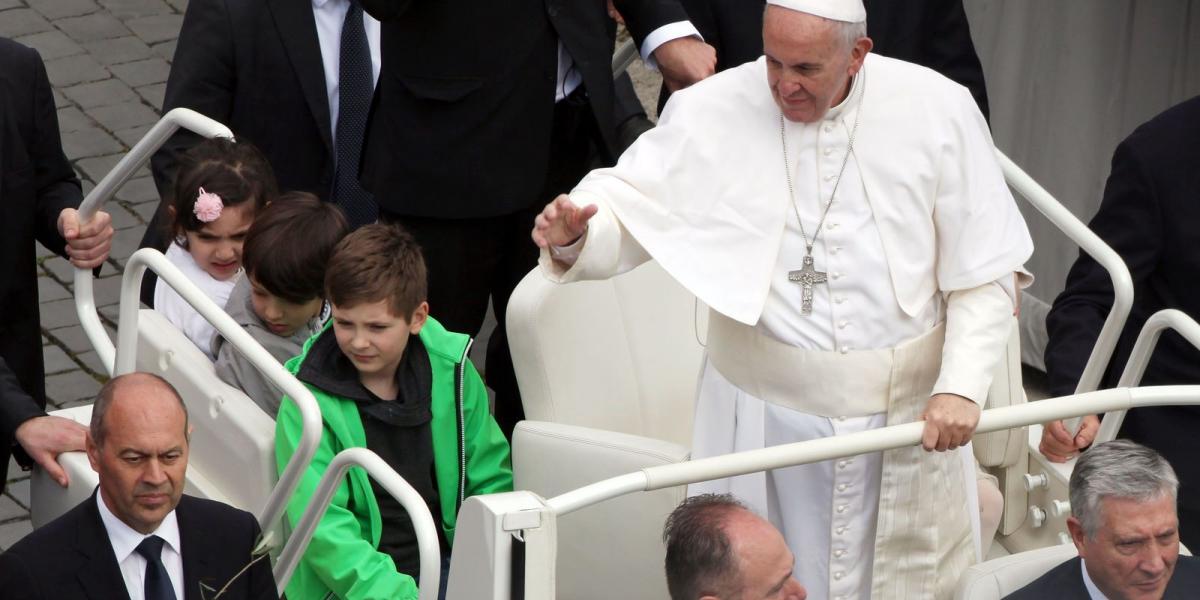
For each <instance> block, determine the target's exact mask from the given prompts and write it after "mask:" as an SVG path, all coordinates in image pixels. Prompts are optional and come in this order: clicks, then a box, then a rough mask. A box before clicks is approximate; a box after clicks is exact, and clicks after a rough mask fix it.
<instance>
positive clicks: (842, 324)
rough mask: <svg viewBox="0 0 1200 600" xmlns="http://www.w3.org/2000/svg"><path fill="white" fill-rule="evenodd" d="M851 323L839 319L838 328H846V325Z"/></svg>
mask: <svg viewBox="0 0 1200 600" xmlns="http://www.w3.org/2000/svg"><path fill="white" fill-rule="evenodd" d="M849 324H850V322H849V321H847V320H845V319H842V320H841V321H838V329H845V328H846V326H847V325H849Z"/></svg>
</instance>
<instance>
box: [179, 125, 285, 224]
mask: <svg viewBox="0 0 1200 600" xmlns="http://www.w3.org/2000/svg"><path fill="white" fill-rule="evenodd" d="M200 188H204V191H206V192H211V193H213V194H216V195H218V196H220V197H221V202H223V203H224V204H225V206H235V205H238V204H241V203H243V202H253V203H254V211H255V212H258V211H259V210H261V209H262V208H263V207H264V206H266V205H267V203H268V202H270V201H272V200H274V199H275V197H276V196H278V195H279V187H278V184H276V183H275V173H274V171H272V170H271V165H270V163H268V162H267V159H266V157H264V156H263V155H262V152H259V151H258V148H255V147H254V145H253V144H251V143H249V142H242V141H234V140H229V139H225V138H210V139H206V140H204V141H202V142H200V143H199V144H196V145H195V146H193V147H192V148H191V149H190V150H188V151H187V152H186V153H185V154H184V155H183V158H182V159H181V160H180V161H179V168H178V170H177V171H176V172H175V187H174V188H173V191H172V194H171V198H170V206H171V207H172V208H174V213H175V214H174V215H170V214H168V215H167V217H168V218H167V219H166V221H167V238H168V239H176V238H178V237H180V236H182V235H183V233H184V232H185V231H199V230H200V229H201V228H202V227H204V223H203V222H201V221H200V220H199V219H197V218H196V215H195V213H193V212H192V207H193V205H195V203H196V196H198V195H199V194H200Z"/></svg>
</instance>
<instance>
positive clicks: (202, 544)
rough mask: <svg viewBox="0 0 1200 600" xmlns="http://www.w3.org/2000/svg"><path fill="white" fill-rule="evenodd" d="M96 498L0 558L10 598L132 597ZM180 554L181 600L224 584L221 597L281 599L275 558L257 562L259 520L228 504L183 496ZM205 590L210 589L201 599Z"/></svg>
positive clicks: (1, 582)
mask: <svg viewBox="0 0 1200 600" xmlns="http://www.w3.org/2000/svg"><path fill="white" fill-rule="evenodd" d="M96 499H97V496H96V494H92V496H91V497H90V498H88V499H87V500H84V501H83V502H81V503H80V504H79V505H78V506H76V507H75V508H73V509H71V510H70V511H68V512H67V513H66V514H64V515H63V516H61V517H59V518H57V519H55V520H53V521H51V522H50V523H49V524H47V525H46V526H44V527H42V528H41V529H38V530H35V531H34V532H33V533H31V534H29V535H27V536H25V538H24V539H22V540H21V541H19V542H17V544H16V545H15V546H13V547H12V548H9V549H8V551H7V552H4V553H3V554H0V590H3V596H4V597H5V598H8V599H10V600H43V599H44V600H83V599H85V598H86V599H93V600H118V599H120V598H129V594H128V592H127V591H126V589H125V580H124V579H123V578H122V576H121V567H120V565H119V564H117V557H116V555H114V554H113V550H112V544H111V543H110V542H109V540H108V532H107V531H106V530H105V529H104V522H103V521H101V520H100V509H99V508H97V506H96ZM175 516H176V518H177V519H178V522H179V543H180V546H181V548H180V554H181V555H182V557H183V580H184V585H183V593H184V598H182V599H181V600H200V599H201V598H211V597H213V596H214V595H215V591H213V590H219V589H221V587H222V586H224V585H225V583H226V582H228V581H230V580H233V583H232V584H231V585H230V586H229V588H228V589H227V590H226V591H225V594H224V595H223V596H221V598H222V599H223V600H259V599H262V598H278V597H279V595H278V594H277V593H276V591H275V579H274V578H273V577H272V576H271V564H270V560H269V559H267V558H263V559H262V560H259V561H258V562H255V563H254V565H253V566H251V567H250V568H249V569H247V570H246V572H245V573H243V574H242V575H240V576H238V577H237V578H236V579H234V575H236V574H237V573H238V571H240V570H241V569H242V568H243V567H245V566H246V565H247V564H249V563H250V562H251V560H252V556H251V551H252V550H253V549H254V547H255V546H256V544H257V543H258V538H259V529H258V521H256V520H255V519H254V515H251V514H250V513H248V512H246V511H243V510H238V509H236V508H233V507H231V506H228V505H225V504H221V503H220V502H214V501H212V500H203V499H200V498H193V497H191V496H187V495H185V496H183V497H182V498H180V500H179V505H178V506H176V507H175ZM202 586H207V587H210V588H213V590H206V591H205V595H203V596H202V595H201V588H202Z"/></svg>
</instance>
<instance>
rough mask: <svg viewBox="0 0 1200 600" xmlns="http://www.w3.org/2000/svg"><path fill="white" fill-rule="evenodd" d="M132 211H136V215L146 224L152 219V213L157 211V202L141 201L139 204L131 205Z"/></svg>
mask: <svg viewBox="0 0 1200 600" xmlns="http://www.w3.org/2000/svg"><path fill="white" fill-rule="evenodd" d="M133 211H134V212H136V213H137V214H138V216H139V217H141V218H142V220H143V221H145V222H146V224H147V225H149V224H150V221H151V220H152V219H154V213H155V212H158V203H157V202H143V203H141V204H135V205H134V206H133Z"/></svg>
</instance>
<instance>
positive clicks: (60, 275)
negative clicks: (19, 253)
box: [42, 256, 75, 300]
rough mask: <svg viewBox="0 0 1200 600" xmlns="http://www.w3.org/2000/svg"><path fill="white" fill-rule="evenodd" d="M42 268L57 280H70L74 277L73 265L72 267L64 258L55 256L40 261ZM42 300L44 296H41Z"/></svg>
mask: <svg viewBox="0 0 1200 600" xmlns="http://www.w3.org/2000/svg"><path fill="white" fill-rule="evenodd" d="M42 268H43V269H45V270H46V272H48V273H50V274H51V275H53V276H54V277H55V278H56V279H58V280H59V281H65V282H70V281H71V280H73V279H74V278H75V267H72V266H71V263H69V262H67V259H65V258H59V257H57V256H56V257H54V258H48V259H46V260H45V261H44V262H42ZM43 300H45V298H43Z"/></svg>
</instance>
